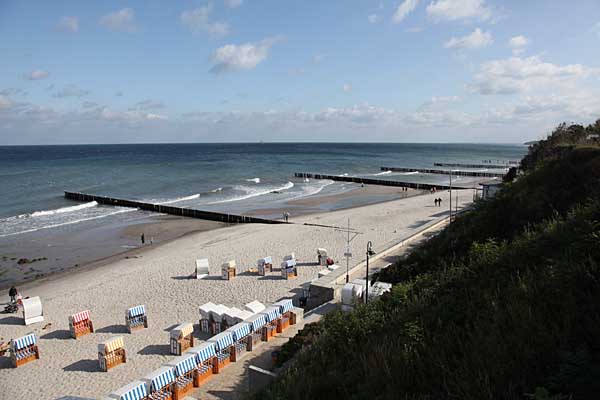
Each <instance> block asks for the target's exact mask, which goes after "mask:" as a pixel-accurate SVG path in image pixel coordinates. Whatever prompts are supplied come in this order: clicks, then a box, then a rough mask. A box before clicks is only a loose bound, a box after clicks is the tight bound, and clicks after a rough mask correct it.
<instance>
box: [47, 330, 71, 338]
mask: <svg viewBox="0 0 600 400" xmlns="http://www.w3.org/2000/svg"><path fill="white" fill-rule="evenodd" d="M40 339H60V340H65V339H71V332H70V331H67V330H65V329H58V330H55V331H52V332H48V333H46V334H45V335H44V336H40Z"/></svg>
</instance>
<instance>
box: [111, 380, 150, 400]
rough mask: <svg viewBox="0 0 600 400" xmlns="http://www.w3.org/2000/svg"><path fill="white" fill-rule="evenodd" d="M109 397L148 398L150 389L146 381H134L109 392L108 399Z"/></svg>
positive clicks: (124, 398)
mask: <svg viewBox="0 0 600 400" xmlns="http://www.w3.org/2000/svg"><path fill="white" fill-rule="evenodd" d="M108 399H117V400H147V399H148V389H147V388H146V383H144V382H142V381H133V382H131V383H130V384H128V385H125V386H123V387H122V388H119V389H117V390H115V391H114V392H112V393H111V394H109V395H108V398H107V400H108Z"/></svg>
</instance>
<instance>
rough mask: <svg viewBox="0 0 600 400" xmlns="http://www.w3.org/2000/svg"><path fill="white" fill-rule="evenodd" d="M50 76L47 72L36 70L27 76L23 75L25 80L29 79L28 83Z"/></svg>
mask: <svg viewBox="0 0 600 400" xmlns="http://www.w3.org/2000/svg"><path fill="white" fill-rule="evenodd" d="M48 75H50V74H49V73H48V72H47V71H44V70H41V69H36V70H34V71H31V72H30V73H29V74H27V75H25V79H29V80H30V81H37V80H39V79H44V78H47V77H48Z"/></svg>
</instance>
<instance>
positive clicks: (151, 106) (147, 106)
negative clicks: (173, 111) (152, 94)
mask: <svg viewBox="0 0 600 400" xmlns="http://www.w3.org/2000/svg"><path fill="white" fill-rule="evenodd" d="M163 108H165V105H164V104H163V103H162V102H160V101H155V100H151V99H148V100H143V101H140V102H138V103H136V104H135V106H133V107H131V108H130V110H139V111H150V110H160V109H163Z"/></svg>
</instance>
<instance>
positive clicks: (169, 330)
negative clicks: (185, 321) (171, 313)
mask: <svg viewBox="0 0 600 400" xmlns="http://www.w3.org/2000/svg"><path fill="white" fill-rule="evenodd" d="M176 326H179V324H173V325H171V326H169V327H168V328H165V329H163V331H164V332H171V331H172V330H173V329H175V327H176Z"/></svg>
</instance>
